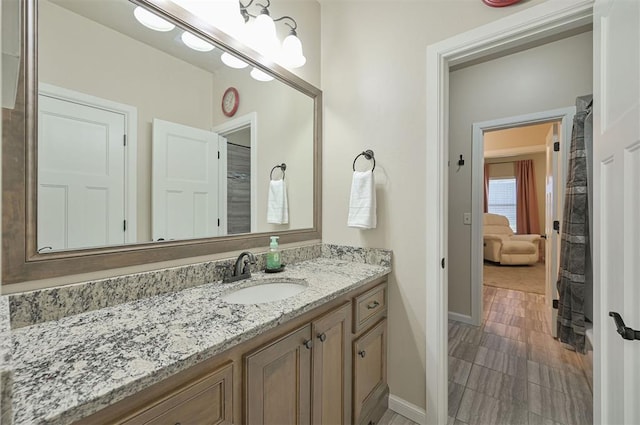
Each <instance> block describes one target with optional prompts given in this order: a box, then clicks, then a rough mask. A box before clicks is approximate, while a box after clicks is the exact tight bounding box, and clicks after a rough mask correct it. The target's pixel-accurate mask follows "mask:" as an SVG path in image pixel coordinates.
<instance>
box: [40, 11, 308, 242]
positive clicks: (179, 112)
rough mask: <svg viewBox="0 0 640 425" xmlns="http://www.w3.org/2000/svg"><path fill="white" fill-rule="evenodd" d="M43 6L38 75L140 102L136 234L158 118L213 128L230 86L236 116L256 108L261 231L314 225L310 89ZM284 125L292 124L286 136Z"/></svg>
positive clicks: (145, 220)
mask: <svg viewBox="0 0 640 425" xmlns="http://www.w3.org/2000/svg"><path fill="white" fill-rule="evenodd" d="M314 4H315V5H317V3H311V2H305V3H304V4H303V5H302V6H305V5H306V8H305V7H301V6H300V5H298V7H297V8H296V9H297V12H298V15H299V16H301V17H302V18H303V19H301V25H302V24H303V23H306V22H307V21H308V22H310V23H312V22H313V19H312V18H313V16H314V15H313V13H312V12H313V11H314V7H313V5H314ZM39 7H40V15H39V16H40V25H39V28H40V37H39V40H40V51H39V53H40V57H39V79H40V81H42V82H45V83H49V84H53V85H55V86H59V87H64V88H67V89H71V90H74V91H78V92H81V93H85V94H90V95H93V96H98V97H101V98H104V99H108V100H112V101H115V102H119V103H124V104H128V105H132V106H136V107H137V111H138V139H137V140H138V149H137V155H138V161H137V162H138V172H137V199H138V205H137V232H138V241H141V242H144V241H148V240H150V239H151V210H150V207H151V151H152V149H151V133H152V121H153V119H154V118H159V119H163V120H167V121H171V122H176V123H179V124H183V125H188V126H192V127H196V128H201V129H211V128H212V127H213V126H214V125H217V124H220V123H222V122H223V121H224V120H226V119H227V118H226V117H224V115H223V114H222V111H221V108H220V99H221V98H222V94H223V93H224V91H225V90H226V89H227V87H229V86H231V85H233V86H235V87H236V88H238V90H239V92H240V99H241V102H240V108H239V110H238V113H237V116H239V115H242V114H243V113H246V112H257V115H258V121H259V125H258V130H257V137H258V140H259V142H258V145H259V147H258V170H257V173H258V174H257V175H258V188H257V192H258V207H257V214H258V229H257V230H258V231H269V230H286V229H290V228H291V229H299V228H309V227H312V225H313V202H312V201H313V192H312V191H311V190H309V189H310V188H311V187H313V173H312V169H313V167H312V164H313V148H312V140H313V121H312V113H313V102H312V100H311V99H310V98H309V97H308V96H305V95H303V94H300V93H298V92H296V91H295V90H292V89H289V88H288V87H286V86H285V85H284V84H282V83H281V82H279V81H272V82H268V83H264V82H258V81H255V80H253V79H252V78H251V77H249V75H248V70H244V71H237V70H230V72H227V70H226V69H224V68H223V69H222V70H221V72H222V73H223V74H224V76H222V77H218V76H214V75H213V74H211V73H209V72H207V71H205V70H203V69H201V68H198V67H195V66H193V65H191V64H189V63H187V62H184V61H182V60H180V59H177V58H175V57H173V56H171V55H168V54H166V53H164V52H161V51H159V50H157V49H154V48H152V47H149V46H148V45H146V44H144V43H141V42H138V41H135V40H133V39H131V38H129V37H127V36H124V35H122V34H120V33H118V32H117V31H114V30H111V29H109V28H107V27H105V26H102V25H97V24H96V23H95V22H93V21H91V20H89V19H86V18H84V17H81V16H79V15H77V14H74V13H71V12H69V11H67V10H66V9H64V8H62V7H59V6H57V5H55V4H52V3H50V2H48V1H41V2H40V4H39ZM303 11H304V12H306V13H302V12H303ZM310 12H311V13H310ZM316 13H319V11H317V12H316ZM316 16H317V15H316ZM78 34H82V37H79V36H78ZM308 39H310V40H313V38H312V37H308ZM315 39H318V40H319V36H316V37H315ZM305 44H309V49H310V50H311V51H310V52H308V53H307V54H313V48H314V43H312V42H309V43H305ZM60 46H64V48H60ZM312 63H313V62H312ZM60 64H65V66H60ZM302 69H303V70H308V71H306V73H307V74H309V76H310V77H311V78H314V79H319V78H318V75H319V72H318V71H317V70H316V72H313V67H312V66H309V67H303V68H302ZM74 70H77V72H73V71H74ZM132 71H133V72H132ZM96 81H99V82H100V83H99V84H96ZM287 110H290V111H292V112H291V113H289V114H283V113H282V111H287ZM285 128H288V129H290V131H289V132H288V133H286V137H283V134H285V133H284V132H283V129H285ZM282 162H286V163H287V164H290V165H291V166H292V168H291V170H290V171H291V173H290V174H289V177H290V178H289V179H287V183H288V191H289V200H290V208H289V214H290V223H289V225H284V226H277V225H269V224H267V223H266V204H267V196H266V195H267V194H266V190H267V188H268V176H269V170H270V169H271V167H273V165H275V164H276V163H282ZM265 170H267V171H265Z"/></svg>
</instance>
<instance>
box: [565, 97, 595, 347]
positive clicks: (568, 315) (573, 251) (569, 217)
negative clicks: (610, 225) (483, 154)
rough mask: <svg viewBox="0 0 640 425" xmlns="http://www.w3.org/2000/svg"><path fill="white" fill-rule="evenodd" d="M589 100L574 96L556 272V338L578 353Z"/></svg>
mask: <svg viewBox="0 0 640 425" xmlns="http://www.w3.org/2000/svg"><path fill="white" fill-rule="evenodd" d="M590 102H591V96H583V97H579V98H578V99H577V100H576V110H577V112H576V115H575V117H574V119H573V133H572V135H571V147H570V151H569V164H568V167H569V168H568V172H567V187H566V193H565V201H564V215H563V217H562V232H561V237H562V239H561V242H560V270H559V272H558V293H559V299H558V323H557V327H558V338H559V339H560V341H562V342H564V343H566V344H569V345H571V346H573V347H574V348H575V349H576V351H578V352H580V353H584V352H585V351H586V349H585V316H584V307H585V304H584V302H585V287H586V285H585V283H586V280H587V274H588V271H587V268H588V264H589V263H590V248H589V245H590V242H589V199H588V198H589V196H588V193H589V187H588V185H589V182H588V178H587V176H588V168H587V153H586V151H585V131H584V129H585V118H586V117H587V114H588V113H589V112H590V106H589V105H590ZM589 137H590V136H589Z"/></svg>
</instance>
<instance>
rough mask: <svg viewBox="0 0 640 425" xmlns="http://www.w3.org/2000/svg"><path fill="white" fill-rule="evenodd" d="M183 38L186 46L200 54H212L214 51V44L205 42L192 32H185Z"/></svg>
mask: <svg viewBox="0 0 640 425" xmlns="http://www.w3.org/2000/svg"><path fill="white" fill-rule="evenodd" d="M181 38H182V42H183V43H184V44H186V45H187V46H189V47H190V48H192V49H193V50H197V51H198V52H210V51H212V50H213V49H214V47H213V44H211V43H208V42H206V41H204V40H203V39H201V38H200V37H197V36H195V35H193V34H191V33H190V32H187V31H185V32H183V33H182V36H181Z"/></svg>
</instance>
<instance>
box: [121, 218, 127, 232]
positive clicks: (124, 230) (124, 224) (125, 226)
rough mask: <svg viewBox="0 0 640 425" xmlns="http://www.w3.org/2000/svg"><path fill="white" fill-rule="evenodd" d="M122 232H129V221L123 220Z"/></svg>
mask: <svg viewBox="0 0 640 425" xmlns="http://www.w3.org/2000/svg"><path fill="white" fill-rule="evenodd" d="M122 231H123V232H126V231H127V220H122Z"/></svg>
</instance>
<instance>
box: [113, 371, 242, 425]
mask: <svg viewBox="0 0 640 425" xmlns="http://www.w3.org/2000/svg"><path fill="white" fill-rule="evenodd" d="M232 387H233V365H231V364H230V365H227V366H225V367H223V368H221V369H218V370H216V371H214V372H212V373H210V374H208V375H206V376H205V377H204V378H202V379H199V380H198V381H196V382H194V383H192V384H189V385H187V386H185V387H182V388H180V389H178V390H176V391H175V392H172V393H170V394H169V395H168V396H167V397H165V398H164V399H162V400H161V401H159V402H157V403H156V404H154V405H153V406H151V407H150V408H148V409H146V410H144V411H143V412H142V413H140V414H138V415H136V416H135V417H133V418H131V419H128V420H126V421H125V422H124V424H126V425H138V424H140V425H142V424H145V425H173V424H178V423H179V424H181V425H201V424H208V425H215V424H231V423H232V419H231V418H232V415H233V405H232V404H233V395H232Z"/></svg>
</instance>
